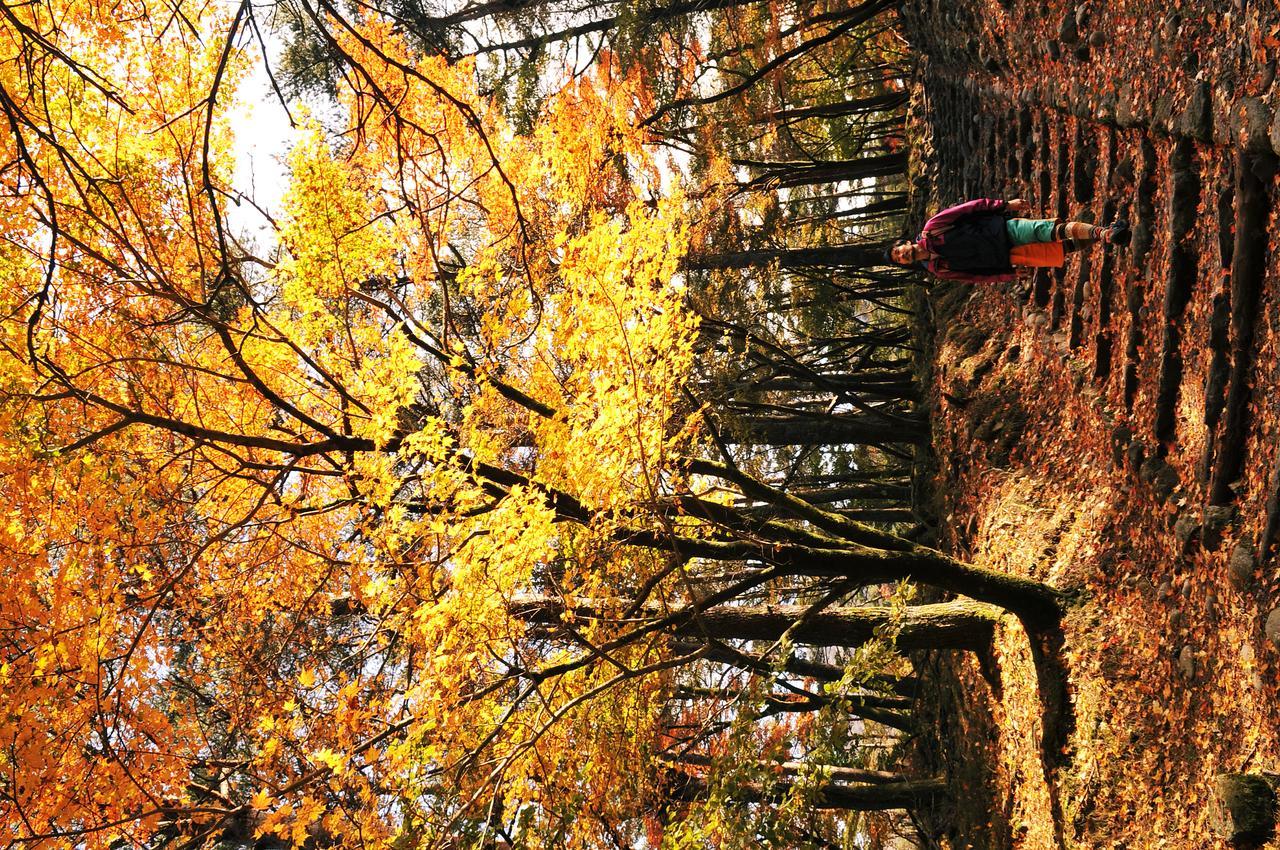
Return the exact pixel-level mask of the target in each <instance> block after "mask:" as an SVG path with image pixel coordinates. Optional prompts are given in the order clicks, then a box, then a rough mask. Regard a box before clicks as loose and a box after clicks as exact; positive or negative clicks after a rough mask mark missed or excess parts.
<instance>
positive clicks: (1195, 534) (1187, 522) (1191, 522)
mask: <svg viewBox="0 0 1280 850" xmlns="http://www.w3.org/2000/svg"><path fill="white" fill-rule="evenodd" d="M1173 536H1174V537H1176V538H1177V540H1178V542H1179V543H1180V544H1182V550H1183V551H1184V552H1185V551H1187V550H1188V549H1190V548H1191V547H1192V546H1193V545H1195V543H1196V542H1198V540H1199V537H1200V517H1199V516H1198V515H1197V514H1196V512H1195V511H1193V510H1191V511H1186V512H1185V513H1182V514H1180V515H1179V516H1178V520H1177V522H1175V523H1174V524H1173Z"/></svg>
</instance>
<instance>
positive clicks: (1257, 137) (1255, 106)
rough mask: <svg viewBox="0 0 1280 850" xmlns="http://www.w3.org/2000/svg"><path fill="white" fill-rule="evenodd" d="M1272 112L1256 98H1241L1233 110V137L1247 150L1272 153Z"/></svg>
mask: <svg viewBox="0 0 1280 850" xmlns="http://www.w3.org/2000/svg"><path fill="white" fill-rule="evenodd" d="M1271 121H1272V115H1271V110H1270V109H1269V108H1267V105H1266V104H1265V103H1263V102H1262V101H1261V100H1259V99H1258V98H1256V97H1245V98H1241V99H1240V101H1239V102H1237V103H1236V104H1235V106H1234V107H1232V109H1231V135H1232V136H1234V137H1235V141H1236V144H1238V145H1240V146H1241V147H1242V148H1245V149H1246V150H1250V151H1254V152H1260V151H1268V152H1270V151H1271Z"/></svg>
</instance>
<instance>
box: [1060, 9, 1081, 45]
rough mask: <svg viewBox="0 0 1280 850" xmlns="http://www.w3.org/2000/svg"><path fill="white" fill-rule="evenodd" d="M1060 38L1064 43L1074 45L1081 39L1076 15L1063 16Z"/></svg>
mask: <svg viewBox="0 0 1280 850" xmlns="http://www.w3.org/2000/svg"><path fill="white" fill-rule="evenodd" d="M1058 40H1059V41H1061V42H1062V43H1063V44H1067V45H1073V44H1075V43H1077V42H1078V41H1080V29H1079V26H1078V25H1077V24H1076V16H1075V15H1074V14H1068V15H1066V16H1064V17H1063V19H1062V25H1061V26H1059V27H1058Z"/></svg>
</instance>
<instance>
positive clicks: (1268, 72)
mask: <svg viewBox="0 0 1280 850" xmlns="http://www.w3.org/2000/svg"><path fill="white" fill-rule="evenodd" d="M1275 81H1276V60H1274V59H1272V60H1271V61H1270V62H1268V63H1267V65H1266V67H1265V68H1263V69H1262V79H1261V80H1260V81H1259V82H1258V91H1259V92H1261V93H1262V94H1266V93H1267V90H1268V89H1270V88H1271V84H1272V83H1274V82H1275ZM1277 153H1280V151H1277Z"/></svg>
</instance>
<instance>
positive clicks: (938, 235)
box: [886, 198, 1129, 283]
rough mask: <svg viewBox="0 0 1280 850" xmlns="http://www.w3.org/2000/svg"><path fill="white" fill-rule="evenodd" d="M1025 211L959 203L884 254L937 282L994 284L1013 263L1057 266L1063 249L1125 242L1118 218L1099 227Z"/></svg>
mask: <svg viewBox="0 0 1280 850" xmlns="http://www.w3.org/2000/svg"><path fill="white" fill-rule="evenodd" d="M1030 209H1031V205H1030V204H1029V203H1027V202H1026V201H1025V200H1023V199H1022V198H1015V199H1014V200H1012V201H1004V200H1000V199H998V198H978V199H976V200H972V201H968V202H966V203H963V204H959V205H957V206H954V207H951V208H950V209H945V210H943V211H942V212H940V213H938V214H937V215H935V216H934V217H933V218H931V219H929V221H928V222H926V223H925V226H924V229H923V230H922V231H921V233H920V235H919V236H918V237H916V238H915V239H914V240H907V239H904V240H901V241H899V242H897V243H895V244H894V245H893V246H892V247H890V248H889V250H888V251H887V252H886V258H887V259H888V260H889V261H890V262H892V263H894V264H896V265H900V266H909V265H911V264H912V263H920V264H921V265H922V266H923V267H924V269H925V270H926V271H928V272H929V273H931V274H933V275H934V276H936V277H939V278H942V279H943V280H959V281H967V282H971V283H1000V282H1005V281H1011V280H1014V279H1015V278H1016V277H1017V275H1018V271H1017V269H1018V268H1019V267H1022V268H1045V267H1047V268H1057V267H1060V266H1062V265H1063V264H1064V263H1065V262H1066V254H1067V252H1069V251H1075V250H1078V249H1080V248H1083V247H1086V246H1088V245H1091V244H1093V243H1094V242H1099V241H1101V242H1103V243H1104V244H1110V245H1123V244H1127V242H1128V240H1129V225H1128V222H1126V221H1125V220H1124V219H1119V220H1117V221H1115V222H1113V223H1112V224H1110V225H1107V226H1105V227H1103V226H1098V225H1093V224H1088V223H1087V222H1083V221H1066V222H1063V221H1058V220H1056V219H1052V218H1045V219H1037V218H1022V217H1021V216H1024V215H1025V214H1026V213H1027V212H1029V211H1030Z"/></svg>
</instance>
